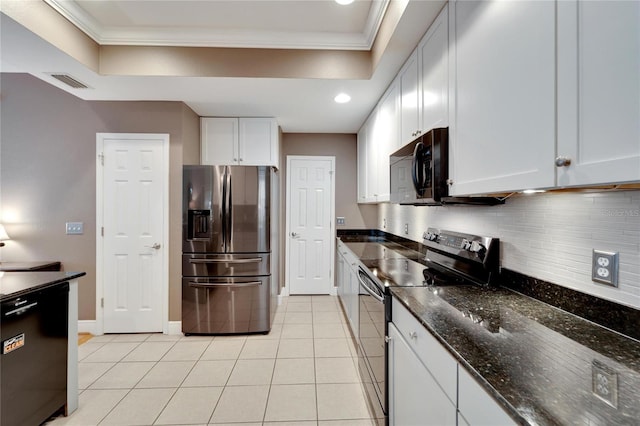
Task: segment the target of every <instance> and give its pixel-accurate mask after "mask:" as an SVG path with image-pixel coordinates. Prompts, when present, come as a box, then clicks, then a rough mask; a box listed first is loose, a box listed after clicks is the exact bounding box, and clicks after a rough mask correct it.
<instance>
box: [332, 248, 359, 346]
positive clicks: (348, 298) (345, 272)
mask: <svg viewBox="0 0 640 426" xmlns="http://www.w3.org/2000/svg"><path fill="white" fill-rule="evenodd" d="M337 246H338V247H337V250H336V253H337V256H336V261H337V264H338V265H337V267H336V279H337V280H338V297H339V298H340V302H341V303H342V307H343V308H344V312H345V315H346V316H347V320H348V321H349V326H350V327H351V331H352V332H353V335H354V336H355V337H357V336H358V315H359V306H358V292H359V288H360V287H359V286H360V284H359V282H358V264H357V258H356V255H355V254H353V252H352V251H351V250H349V249H348V248H347V247H346V246H345V245H344V243H342V241H340V240H338V244H337Z"/></svg>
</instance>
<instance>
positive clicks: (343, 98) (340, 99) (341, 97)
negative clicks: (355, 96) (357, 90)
mask: <svg viewBox="0 0 640 426" xmlns="http://www.w3.org/2000/svg"><path fill="white" fill-rule="evenodd" d="M333 100H334V101H336V102H337V103H339V104H346V103H347V102H349V101H350V100H351V96H349V95H347V94H346V93H339V94H337V95H336V97H335V98H333Z"/></svg>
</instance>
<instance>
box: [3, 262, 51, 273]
mask: <svg viewBox="0 0 640 426" xmlns="http://www.w3.org/2000/svg"><path fill="white" fill-rule="evenodd" d="M59 270H60V262H58V261H57V260H50V261H31V262H2V263H0V272H4V271H6V272H11V271H13V272H18V271H19V272H27V271H59Z"/></svg>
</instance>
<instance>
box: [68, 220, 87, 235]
mask: <svg viewBox="0 0 640 426" xmlns="http://www.w3.org/2000/svg"><path fill="white" fill-rule="evenodd" d="M66 230H67V235H82V234H84V223H83V222H67V223H66Z"/></svg>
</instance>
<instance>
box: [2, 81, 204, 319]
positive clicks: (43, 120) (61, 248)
mask: <svg viewBox="0 0 640 426" xmlns="http://www.w3.org/2000/svg"><path fill="white" fill-rule="evenodd" d="M0 83H1V85H2V108H1V110H0V113H1V124H2V128H1V134H0V136H1V139H0V141H1V142H0V144H1V145H0V187H1V190H0V197H1V199H0V207H1V208H2V211H1V213H0V218H1V219H0V220H1V221H2V223H4V224H5V226H6V228H7V232H8V233H9V235H10V236H11V237H12V241H11V242H9V243H8V244H7V245H6V246H5V247H3V248H2V251H1V252H0V253H1V255H2V260H4V261H21V260H59V261H61V262H62V263H63V267H64V269H65V270H67V271H85V272H86V273H87V276H86V277H83V278H81V280H80V286H79V318H80V319H81V320H92V319H95V300H96V294H95V273H96V268H95V256H96V251H95V247H96V238H95V232H96V222H95V217H96V211H95V205H96V199H95V198H96V167H95V165H96V133H98V132H113V133H168V134H169V135H170V165H169V167H170V184H169V186H170V188H169V203H170V208H169V209H170V210H169V319H170V320H171V321H179V320H180V314H181V311H180V292H181V283H180V277H181V259H180V255H181V222H182V218H181V216H182V211H181V202H180V200H181V193H182V188H181V182H182V178H181V177H182V164H183V163H198V162H199V135H200V130H199V117H198V116H197V115H196V114H195V113H194V112H193V111H192V110H191V109H190V108H188V107H187V106H186V105H185V104H184V103H182V102H89V101H83V100H81V99H79V98H76V97H74V96H72V95H70V94H68V93H66V92H63V91H61V90H59V89H57V88H55V87H53V86H51V85H49V84H47V83H44V82H42V81H41V80H38V79H36V78H34V77H32V76H29V75H26V74H1V75H0ZM69 221H74V222H76V221H77V222H84V235H79V236H70V235H65V230H64V224H65V222H69Z"/></svg>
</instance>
